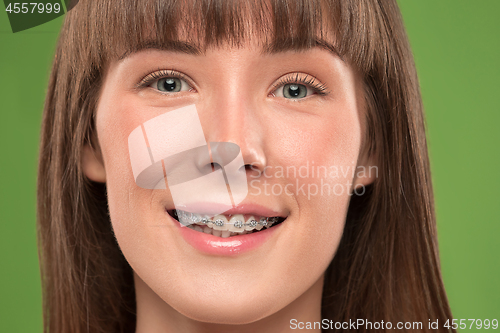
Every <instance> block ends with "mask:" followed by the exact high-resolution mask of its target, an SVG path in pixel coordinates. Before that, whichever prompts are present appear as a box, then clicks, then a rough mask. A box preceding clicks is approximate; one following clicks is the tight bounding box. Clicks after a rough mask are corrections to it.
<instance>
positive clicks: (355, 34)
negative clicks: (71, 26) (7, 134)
mask: <svg viewBox="0 0 500 333" xmlns="http://www.w3.org/2000/svg"><path fill="white" fill-rule="evenodd" d="M363 6H371V4H370V3H369V2H367V3H364V1H347V2H339V1H326V0H302V1H286V0H258V1H241V0H235V1H227V0H186V1H175V0H172V1H165V0H146V1H141V2H132V1H126V0H116V1H113V2H111V1H106V2H100V3H99V4H97V5H96V4H93V5H90V2H87V1H80V3H79V4H78V5H77V7H75V10H72V11H71V12H70V13H69V14H70V15H73V16H78V18H77V19H80V20H86V22H84V24H83V26H85V27H86V28H87V31H86V34H87V36H88V37H87V38H83V40H85V39H87V40H86V42H84V43H82V44H81V46H82V48H84V49H85V51H84V52H83V53H84V54H89V55H93V56H94V57H93V62H94V64H99V63H101V62H102V61H109V60H110V59H119V58H122V57H124V56H125V55H127V54H129V53H133V52H137V51H140V50H142V49H147V48H153V47H154V48H164V49H171V46H172V45H173V44H175V45H176V50H178V51H185V52H189V53H194V52H195V49H196V50H201V52H203V51H204V50H206V49H207V48H209V47H218V46H221V45H223V44H227V45H230V46H235V47H239V46H241V45H242V44H243V43H245V42H247V41H249V40H252V42H257V43H258V44H259V45H261V46H262V47H263V48H264V49H265V50H268V51H274V52H277V51H281V50H301V49H308V48H312V47H314V46H317V45H318V44H321V42H322V41H326V42H328V44H331V45H334V47H335V51H336V52H337V53H338V54H339V56H341V57H343V58H345V59H348V60H350V61H352V62H353V65H356V66H357V67H360V68H366V66H367V64H370V63H371V62H372V60H371V59H372V58H373V55H372V54H373V53H374V52H373V50H372V48H373V47H369V45H368V44H372V43H376V41H373V38H374V36H368V33H367V31H371V30H370V29H366V27H367V26H373V24H374V23H373V22H374V21H375V20H374V19H372V18H371V17H370V15H358V13H359V12H361V11H363V10H364V9H365V8H363ZM78 7H80V8H78ZM82 7H83V8H82ZM72 19H73V20H74V19H75V18H72ZM78 40H82V38H80V39H78ZM179 42H182V43H179ZM189 45H192V46H194V48H192V49H190V48H189ZM89 48H91V49H89Z"/></svg>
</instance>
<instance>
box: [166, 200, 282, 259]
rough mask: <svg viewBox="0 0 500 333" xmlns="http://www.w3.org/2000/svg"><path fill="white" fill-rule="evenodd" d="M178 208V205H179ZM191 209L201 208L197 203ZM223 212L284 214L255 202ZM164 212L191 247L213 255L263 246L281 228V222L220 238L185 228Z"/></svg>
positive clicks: (237, 253) (267, 214)
mask: <svg viewBox="0 0 500 333" xmlns="http://www.w3.org/2000/svg"><path fill="white" fill-rule="evenodd" d="M179 208H180V207H179ZM188 208H193V207H192V206H191V205H190V206H189V207H182V209H183V210H184V209H188ZM196 208H198V209H193V211H199V208H201V206H200V205H198V206H197V207H196ZM224 213H225V214H254V215H260V216H268V217H271V216H282V217H286V216H283V215H284V214H280V213H277V212H275V211H273V210H272V209H268V208H266V207H263V206H260V205H255V204H247V205H240V206H237V207H234V208H231V209H228V210H226V211H225V212H224ZM165 214H166V215H167V216H168V218H170V219H171V221H172V223H174V224H175V226H176V227H177V228H176V229H177V230H178V231H179V233H180V235H181V236H182V238H183V239H184V241H186V243H188V244H189V245H191V246H192V247H194V248H195V249H197V250H198V251H200V252H202V253H205V254H209V255H215V256H235V255H239V254H243V253H246V252H249V251H252V250H255V249H258V248H259V247H261V246H263V245H264V244H265V243H266V242H267V241H268V240H269V239H270V238H271V237H272V236H273V235H275V234H276V232H277V231H278V230H279V229H280V228H281V223H280V224H279V225H276V226H273V227H271V228H268V229H265V230H261V231H259V232H255V233H251V234H245V235H236V236H232V237H228V238H221V237H217V236H213V235H209V234H206V233H203V232H199V231H196V230H193V229H191V228H186V227H183V226H181V224H180V223H179V221H177V220H176V219H174V218H173V217H171V216H170V215H169V214H168V212H167V210H165Z"/></svg>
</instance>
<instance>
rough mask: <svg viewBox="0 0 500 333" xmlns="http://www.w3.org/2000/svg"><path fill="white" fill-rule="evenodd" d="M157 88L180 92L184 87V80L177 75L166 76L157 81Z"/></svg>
mask: <svg viewBox="0 0 500 333" xmlns="http://www.w3.org/2000/svg"><path fill="white" fill-rule="evenodd" d="M156 88H157V89H158V90H159V91H164V92H179V91H181V88H182V82H181V79H179V78H176V77H166V78H163V79H159V80H158V81H157V84H156Z"/></svg>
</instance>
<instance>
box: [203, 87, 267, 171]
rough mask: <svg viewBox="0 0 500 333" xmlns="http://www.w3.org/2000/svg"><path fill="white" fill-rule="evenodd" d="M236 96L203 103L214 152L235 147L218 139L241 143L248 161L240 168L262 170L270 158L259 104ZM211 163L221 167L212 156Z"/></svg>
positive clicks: (205, 130) (206, 134) (205, 121)
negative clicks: (266, 152) (265, 143)
mask: <svg viewBox="0 0 500 333" xmlns="http://www.w3.org/2000/svg"><path fill="white" fill-rule="evenodd" d="M226 96H227V95H226ZM232 97H233V98H231V96H230V97H228V98H218V99H214V100H213V102H212V103H207V104H205V105H204V106H202V107H201V110H200V111H199V112H200V118H202V119H201V121H202V127H203V131H204V133H205V137H206V139H207V142H209V143H210V147H211V149H212V156H214V154H213V153H214V150H217V149H219V150H220V149H227V147H234V146H232V145H218V144H216V143H219V142H230V143H233V144H236V145H238V147H239V148H240V150H241V154H242V157H243V161H244V164H243V165H241V166H239V168H240V170H241V169H243V168H244V169H245V170H246V172H247V174H249V173H252V172H254V173H255V172H262V171H263V170H264V168H265V166H266V164H267V159H266V154H265V149H264V139H265V137H264V131H263V129H264V127H263V124H262V123H261V117H259V112H258V111H259V110H258V105H257V103H255V102H252V101H251V100H250V99H247V98H242V96H232ZM222 147H225V148H222ZM231 149H232V148H231ZM219 153H220V152H219ZM217 155H220V154H217ZM229 155H231V154H229ZM211 163H212V167H214V168H218V167H221V165H220V164H221V163H220V162H219V161H218V160H212V161H211Z"/></svg>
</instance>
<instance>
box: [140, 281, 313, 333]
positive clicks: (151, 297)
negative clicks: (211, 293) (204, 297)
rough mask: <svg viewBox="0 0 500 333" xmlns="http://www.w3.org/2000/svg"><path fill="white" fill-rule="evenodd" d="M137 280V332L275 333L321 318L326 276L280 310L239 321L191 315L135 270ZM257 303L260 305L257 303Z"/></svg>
mask: <svg viewBox="0 0 500 333" xmlns="http://www.w3.org/2000/svg"><path fill="white" fill-rule="evenodd" d="M134 281H135V292H136V304H137V328H136V333H156V332H162V333H170V332H175V333H178V332H182V333H205V332H220V333H229V332H238V333H247V332H249V333H250V332H262V333H266V332H273V333H275V332H288V331H290V330H291V325H290V321H291V320H292V319H296V320H297V321H296V322H319V321H321V296H322V292H323V277H321V278H320V279H319V280H318V281H316V282H315V283H314V284H313V285H312V286H311V287H310V288H309V289H308V290H307V291H306V292H304V293H303V294H302V295H301V296H300V297H299V298H297V299H296V300H295V301H293V302H292V303H290V304H288V305H287V306H286V307H284V308H283V309H281V310H280V311H278V312H276V313H273V314H271V315H269V316H267V317H265V318H262V319H260V320H257V321H254V322H252V323H247V324H239V325H227V324H214V323H205V322H200V321H196V320H193V319H191V318H188V317H186V316H184V315H182V314H181V313H179V312H177V311H176V310H175V309H174V308H172V307H171V306H170V305H168V304H167V303H166V302H165V301H163V300H162V299H161V298H160V297H159V296H158V295H157V294H156V293H155V292H154V291H153V290H152V289H151V288H149V286H148V285H147V284H146V283H144V281H143V280H142V279H141V278H140V277H139V276H137V274H135V273H134ZM254 306H258V304H255V305H254ZM317 331H318V332H319V331H320V330H319V329H318V330H317Z"/></svg>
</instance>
